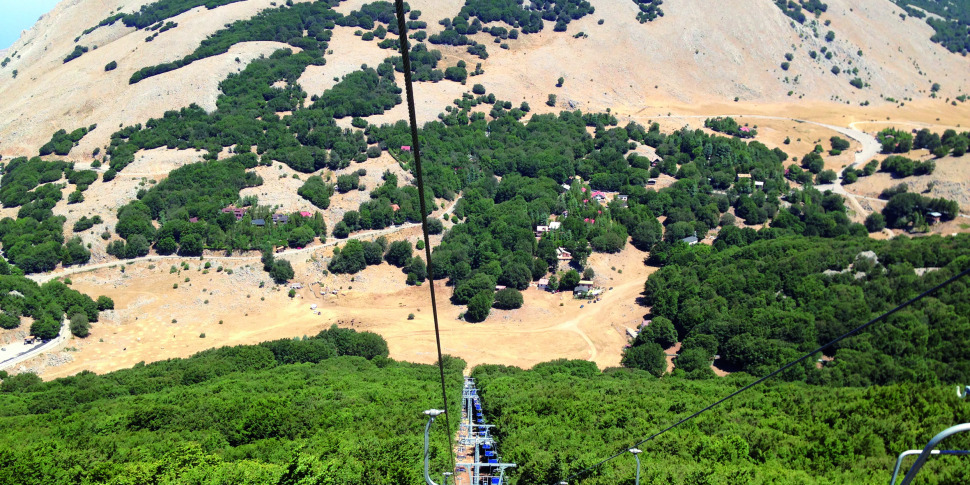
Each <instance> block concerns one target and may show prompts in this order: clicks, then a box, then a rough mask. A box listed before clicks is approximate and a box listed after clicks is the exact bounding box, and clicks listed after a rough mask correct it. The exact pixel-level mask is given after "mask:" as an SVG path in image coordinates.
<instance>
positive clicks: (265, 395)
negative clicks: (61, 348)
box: [0, 328, 465, 485]
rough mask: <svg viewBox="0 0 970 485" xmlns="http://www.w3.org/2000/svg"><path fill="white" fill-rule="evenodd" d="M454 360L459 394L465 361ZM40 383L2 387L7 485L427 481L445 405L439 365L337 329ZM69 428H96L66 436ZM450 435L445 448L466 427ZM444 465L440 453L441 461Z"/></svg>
mask: <svg viewBox="0 0 970 485" xmlns="http://www.w3.org/2000/svg"><path fill="white" fill-rule="evenodd" d="M445 364H446V372H447V374H446V379H447V383H448V385H449V386H451V387H452V388H458V387H459V386H460V383H461V371H462V368H463V367H464V366H465V364H464V362H461V361H456V360H454V359H449V360H448V361H447V362H446V363H445ZM35 377H36V376H33V375H32V374H22V375H19V376H14V377H5V378H4V380H3V383H2V384H0V414H2V416H3V417H2V418H0V429H2V430H3V431H2V433H0V457H3V461H4V463H5V466H3V467H0V482H3V483H32V484H38V485H42V484H51V485H53V484H62V483H65V482H71V481H75V480H77V481H81V482H84V483H129V482H132V481H134V482H137V483H150V482H155V483H234V484H254V485H255V484H267V483H271V484H273V483H279V484H291V483H368V484H388V485H389V484H395V485H396V484H418V483H423V478H422V475H421V454H420V453H414V452H413V451H414V450H417V449H419V448H420V446H421V440H422V428H423V426H424V420H422V419H420V418H419V416H421V411H423V410H424V409H427V408H429V407H432V406H434V403H435V402H440V396H439V394H440V387H438V385H437V383H438V370H437V367H436V366H427V365H414V364H405V363H397V362H394V361H391V360H388V359H387V344H386V343H385V342H384V341H383V339H381V338H380V337H379V336H377V335H375V334H371V333H367V332H363V333H358V332H355V331H354V330H344V329H337V328H332V329H329V330H324V331H323V332H321V333H320V334H318V335H317V336H315V337H311V338H309V339H307V338H303V339H294V340H288V339H284V340H277V341H271V342H264V343H262V344H259V345H255V346H240V347H223V348H220V349H212V350H207V351H204V352H201V353H199V354H197V355H195V356H193V357H190V358H187V359H172V360H166V361H161V362H155V363H152V364H148V365H145V364H139V365H137V366H135V367H134V368H132V369H127V370H122V371H117V372H113V373H108V374H105V375H95V374H94V373H91V372H83V373H81V374H79V375H77V376H73V377H69V378H65V379H59V380H55V381H51V382H47V383H44V382H40V381H39V379H36V380H35V379H32V378H35ZM436 393H437V394H436ZM436 396H439V398H438V400H437V401H436V400H435V399H436ZM390 401H393V402H395V404H394V405H392V406H388V405H387V403H388V402H390ZM405 402H406V403H408V404H404V403H405ZM452 411H453V412H457V409H454V410H452ZM70 423H86V425H85V426H82V427H81V428H78V429H75V431H73V432H72V433H71V434H70V435H66V434H64V433H62V432H59V431H57V430H59V429H64V427H65V426H67V427H72V426H74V425H72V424H70ZM362 423H366V425H363V426H362ZM452 424H453V425H454V427H455V428H456V429H457V424H458V423H457V421H456V420H452ZM101 426H111V427H112V428H113V431H112V432H111V433H108V434H105V433H101V432H98V431H97V428H100V427H101ZM443 426H444V421H443V420H442V422H441V424H436V425H435V429H436V432H434V433H432V437H433V438H432V439H433V441H432V447H433V449H436V450H443V449H446V448H447V445H446V443H447V441H446V438H445V436H446V435H445V433H447V432H454V431H455V430H450V431H444V432H442V429H443V428H442V427H443ZM201 436H206V437H208V438H206V439H199V438H200V437H201ZM446 459H447V457H446V456H445V455H443V454H441V453H439V452H436V453H435V454H434V455H433V456H432V466H435V467H436V468H438V469H441V468H443V467H444V466H445V463H446ZM296 477H302V478H299V480H302V481H299V482H298V481H297V478H296Z"/></svg>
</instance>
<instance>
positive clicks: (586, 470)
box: [551, 268, 970, 485]
mask: <svg viewBox="0 0 970 485" xmlns="http://www.w3.org/2000/svg"><path fill="white" fill-rule="evenodd" d="M968 274H970V268H967V269H965V270H963V271H962V272H960V273H958V274H956V275H955V276H953V277H951V278H949V279H947V280H946V281H944V282H942V283H940V284H938V285H936V286H934V287H933V288H930V289H928V290H926V291H924V292H922V293H920V294H919V295H916V296H915V297H913V298H910V299H909V300H907V301H905V302H903V303H902V304H900V305H899V306H897V307H896V308H893V309H892V310H889V311H888V312H886V313H883V314H882V315H879V316H878V317H876V318H873V319H872V320H869V321H868V322H866V323H863V324H862V325H859V326H858V327H856V328H854V329H852V330H849V331H848V332H846V333H844V334H842V335H840V336H839V337H837V338H835V339H834V340H832V341H830V342H828V343H826V344H824V345H822V346H820V347H818V348H816V349H815V350H812V351H811V352H808V353H807V354H805V355H803V356H801V357H799V358H797V359H795V360H793V361H791V362H789V363H787V364H785V365H783V366H781V367H779V368H778V369H776V370H774V371H772V372H771V373H770V374H767V375H765V376H764V377H761V378H758V379H757V380H755V381H754V382H752V383H750V384H748V385H746V386H744V387H742V388H740V389H738V390H737V391H734V392H732V393H731V394H728V395H727V396H724V397H723V398H721V399H719V400H717V401H715V402H713V403H712V404H710V405H708V406H707V407H705V408H703V409H701V410H700V411H697V412H696V413H694V414H691V415H690V416H687V417H686V418H683V419H681V420H680V421H677V422H676V423H674V424H672V425H670V426H668V427H666V428H664V429H662V430H660V431H658V432H656V433H654V434H652V435H650V436H647V437H646V438H644V439H642V440H640V441H637V442H636V443H634V444H632V445H630V446H625V447H623V448H622V450H621V451H619V452H617V453H616V454H614V455H613V456H610V457H609V458H606V459H604V460H602V461H600V462H599V463H596V464H595V465H592V466H590V467H587V468H584V469H582V470H580V471H578V472H576V473H573V474H572V475H569V477H567V478H566V481H567V482H568V481H570V480H573V479H578V478H580V477H582V476H583V475H586V474H587V473H589V472H591V471H593V470H596V469H597V468H599V467H601V466H603V465H605V464H606V463H608V462H610V461H612V460H615V459H617V458H619V457H621V456H623V455H624V454H626V453H629V450H630V449H631V448H636V447H639V446H640V445H642V444H643V443H646V442H648V441H651V440H653V439H655V438H657V437H659V436H660V435H662V434H664V433H666V432H668V431H670V430H672V429H674V428H676V427H678V426H680V425H682V424H684V423H686V422H688V421H690V420H692V419H694V418H696V417H698V416H700V415H701V414H704V413H705V412H707V411H710V410H711V409H713V408H714V407H716V406H718V405H719V404H721V403H723V402H724V401H727V400H728V399H731V398H733V397H735V396H737V395H738V394H741V393H742V392H744V391H747V390H748V389H751V388H752V387H754V386H756V385H758V384H761V383H762V382H764V381H766V380H768V379H770V378H772V377H774V376H776V375H778V374H780V373H782V372H784V371H786V370H788V369H789V368H791V367H792V366H794V365H796V364H798V363H799V362H802V361H803V360H805V359H807V358H809V357H811V356H813V355H815V354H817V353H819V352H821V351H822V350H825V349H826V348H828V347H831V346H832V345H835V344H836V343H838V342H840V341H842V340H844V339H846V338H848V337H850V336H852V335H855V334H856V333H858V332H861V331H862V330H865V329H866V328H868V327H869V326H871V325H873V324H874V323H876V322H879V321H882V320H885V319H886V318H888V317H889V316H890V315H892V314H894V313H896V312H898V311H900V310H902V309H904V308H906V307H908V306H910V305H912V304H914V303H916V302H918V301H920V300H922V299H923V298H925V297H927V296H929V295H931V294H933V293H935V292H936V291H938V290H940V289H942V288H945V287H946V286H949V285H950V284H951V283H953V282H955V281H956V280H958V279H960V278H962V277H964V276H966V275H968ZM559 483H561V482H560V481H559V480H556V481H555V482H553V483H552V484H551V485H556V484H559Z"/></svg>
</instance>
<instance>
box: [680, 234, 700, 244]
mask: <svg viewBox="0 0 970 485" xmlns="http://www.w3.org/2000/svg"><path fill="white" fill-rule="evenodd" d="M698 241H699V239H697V236H688V237H685V238H683V239H681V242H685V243H687V244H689V245H691V246H693V245H695V244H697V242H698Z"/></svg>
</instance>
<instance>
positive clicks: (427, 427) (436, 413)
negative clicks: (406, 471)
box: [424, 409, 447, 485]
mask: <svg viewBox="0 0 970 485" xmlns="http://www.w3.org/2000/svg"><path fill="white" fill-rule="evenodd" d="M424 414H426V415H427V416H428V424H426V425H425V426H424V481H425V482H427V484H428V485H438V484H437V483H435V482H434V481H433V480H431V475H429V474H428V466H429V464H428V434H429V432H430V431H431V423H433V422H434V418H436V417H438V416H439V415H441V414H444V411H443V410H441V409H429V410H427V411H425V412H424ZM446 479H447V476H446Z"/></svg>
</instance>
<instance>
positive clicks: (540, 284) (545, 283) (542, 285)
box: [536, 278, 549, 290]
mask: <svg viewBox="0 0 970 485" xmlns="http://www.w3.org/2000/svg"><path fill="white" fill-rule="evenodd" d="M536 288H539V289H540V290H548V289H549V278H539V281H537V282H536Z"/></svg>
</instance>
